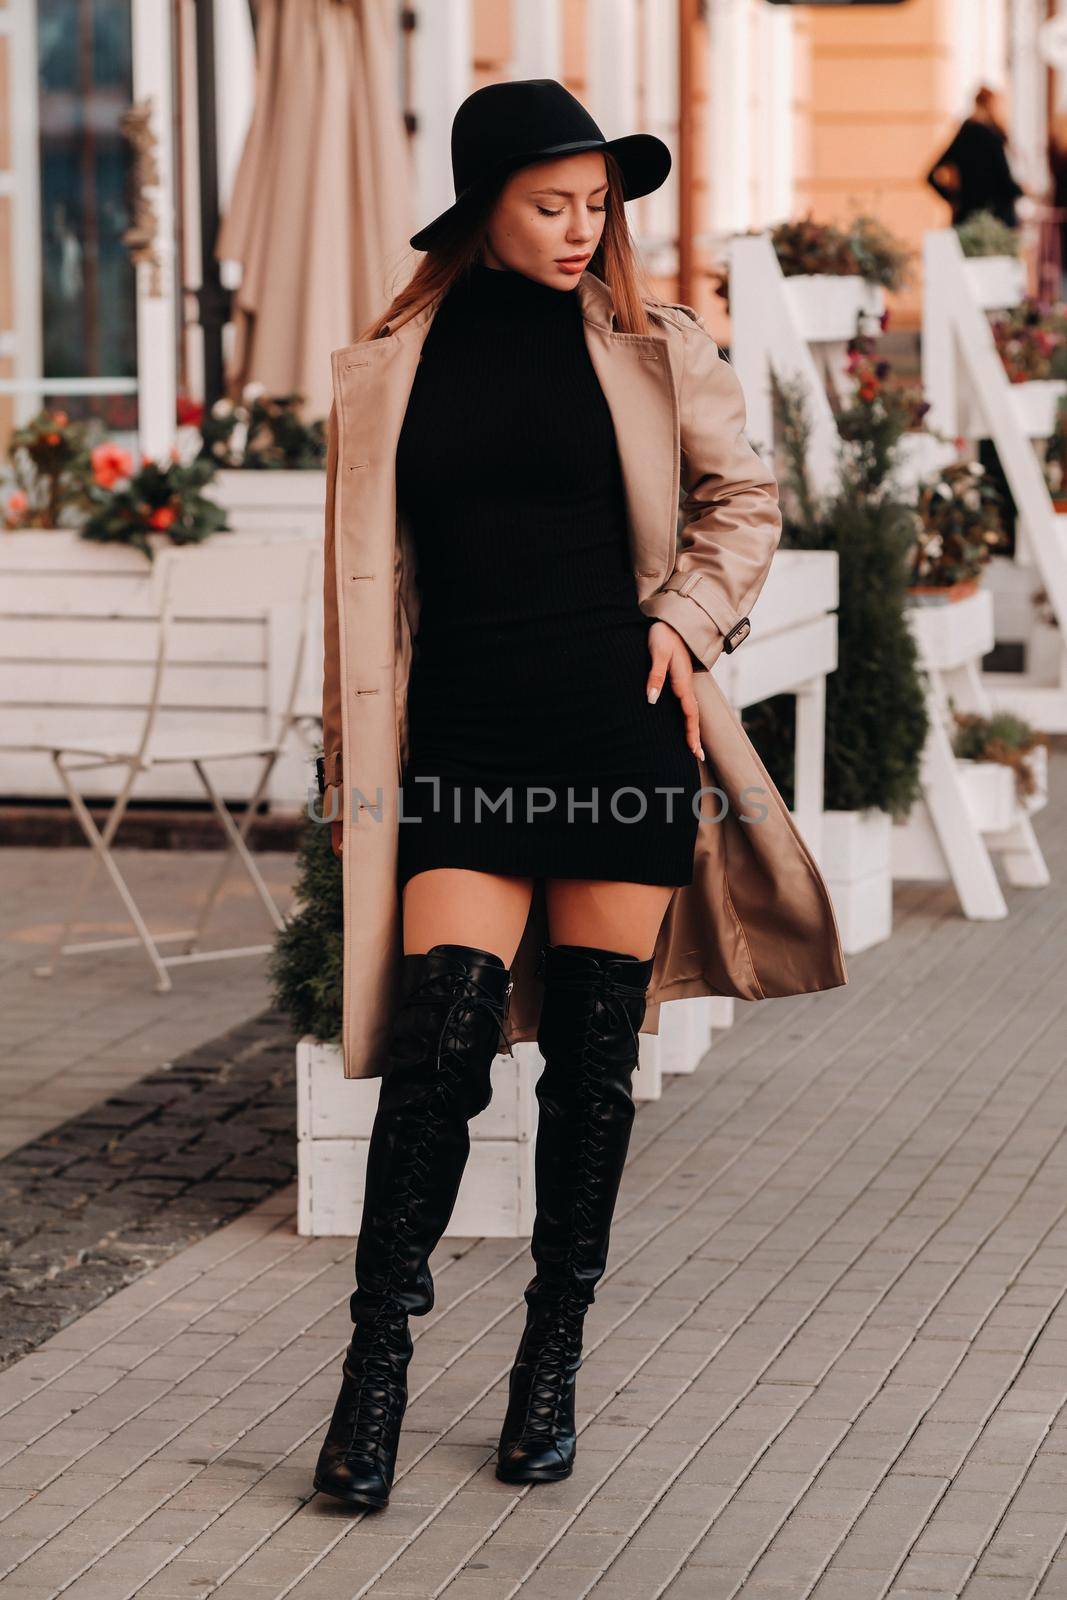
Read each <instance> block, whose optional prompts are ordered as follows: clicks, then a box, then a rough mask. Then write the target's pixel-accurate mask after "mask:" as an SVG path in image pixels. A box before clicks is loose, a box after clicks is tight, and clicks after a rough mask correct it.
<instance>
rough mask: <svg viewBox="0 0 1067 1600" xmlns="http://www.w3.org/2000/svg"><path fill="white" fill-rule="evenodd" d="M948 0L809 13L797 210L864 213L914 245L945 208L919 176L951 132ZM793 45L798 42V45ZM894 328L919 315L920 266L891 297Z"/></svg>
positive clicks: (954, 117) (826, 214)
mask: <svg viewBox="0 0 1067 1600" xmlns="http://www.w3.org/2000/svg"><path fill="white" fill-rule="evenodd" d="M954 14H955V7H954V5H953V4H952V0H907V3H906V4H904V5H900V6H892V7H887V8H885V9H884V10H883V9H881V8H880V7H877V6H874V7H871V8H870V9H868V8H866V7H858V6H857V7H847V8H844V9H843V10H841V11H834V10H814V11H810V12H809V13H808V16H807V23H806V27H805V28H804V29H803V43H802V46H801V47H800V48H799V49H798V56H803V58H804V61H803V68H802V70H803V73H804V77H805V80H806V82H805V86H804V94H803V97H802V98H803V102H804V111H803V116H802V121H803V122H805V123H806V136H805V140H804V148H803V150H802V151H801V150H798V165H797V184H796V196H797V211H798V214H800V213H802V212H804V211H806V210H808V209H809V208H810V209H811V210H812V211H813V212H814V213H815V215H816V216H817V217H820V218H822V219H823V220H825V221H843V220H845V219H847V218H848V217H850V216H852V215H854V214H855V213H856V212H857V211H871V212H873V213H874V214H875V215H877V216H878V217H879V218H880V219H881V220H882V221H883V222H884V223H885V224H886V226H887V227H889V228H891V229H892V230H893V232H894V233H896V234H898V235H900V236H901V237H902V238H904V239H905V240H907V242H908V243H909V244H911V245H912V246H913V247H915V248H916V249H920V248H921V245H922V235H923V233H924V231H925V230H926V229H927V228H937V227H944V226H945V225H946V223H947V222H948V208H947V206H946V205H945V204H944V202H943V201H941V200H939V199H938V197H937V195H935V194H934V192H933V190H932V189H930V188H929V187H928V186H927V184H926V182H925V177H926V173H927V172H928V171H929V169H930V167H931V165H932V164H933V161H934V158H935V157H936V156H937V155H938V154H939V153H940V151H941V150H942V149H943V148H944V145H945V144H946V143H947V142H948V140H949V138H950V137H951V135H952V131H953V129H954V128H955V126H956V124H957V121H958V117H959V111H960V108H959V107H958V106H957V105H955V104H953V103H951V92H952V91H951V82H952V78H951V72H950V65H951V56H952V49H953V41H952V31H951V29H952V21H953V16H954ZM798 42H799V41H798ZM892 300H893V311H894V313H895V316H896V319H897V321H898V322H899V323H901V324H907V325H915V324H917V322H918V320H919V315H920V310H919V303H920V294H919V262H918V261H916V266H915V277H914V281H913V284H912V287H911V288H910V289H906V290H904V291H903V292H902V293H901V294H899V295H896V296H893V297H892Z"/></svg>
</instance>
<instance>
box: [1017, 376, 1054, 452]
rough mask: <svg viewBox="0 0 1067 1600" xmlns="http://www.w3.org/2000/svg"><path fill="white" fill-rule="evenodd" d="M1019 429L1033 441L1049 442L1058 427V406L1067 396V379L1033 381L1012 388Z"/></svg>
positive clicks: (1037, 379)
mask: <svg viewBox="0 0 1067 1600" xmlns="http://www.w3.org/2000/svg"><path fill="white" fill-rule="evenodd" d="M1009 393H1010V395H1011V402H1012V405H1013V406H1014V407H1015V411H1016V415H1017V416H1018V418H1019V426H1020V427H1021V428H1022V430H1023V432H1024V433H1025V434H1026V435H1027V436H1028V437H1029V438H1031V439H1047V438H1048V437H1049V435H1050V434H1052V433H1053V432H1054V431H1055V428H1056V407H1057V406H1058V404H1059V401H1060V397H1061V396H1062V395H1064V394H1067V379H1064V378H1031V379H1030V381H1029V382H1028V383H1013V384H1011V386H1010V388H1009Z"/></svg>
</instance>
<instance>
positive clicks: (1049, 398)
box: [992, 295, 1067, 439]
mask: <svg viewBox="0 0 1067 1600" xmlns="http://www.w3.org/2000/svg"><path fill="white" fill-rule="evenodd" d="M992 329H993V339H994V342H995V343H996V346H997V350H998V351H999V353H1000V358H1001V360H1002V362H1003V363H1004V370H1005V371H1006V372H1007V374H1008V378H1009V381H1010V382H1011V384H1012V400H1013V402H1014V404H1015V407H1016V410H1017V413H1018V417H1019V423H1020V426H1021V427H1022V428H1023V430H1024V432H1025V433H1026V434H1027V435H1028V436H1029V437H1030V438H1031V439H1047V438H1048V437H1049V435H1050V434H1051V433H1052V430H1053V428H1054V427H1055V420H1056V408H1057V406H1058V405H1059V402H1060V400H1061V398H1062V397H1063V395H1064V394H1065V393H1067V381H1065V380H1067V306H1064V305H1063V304H1062V303H1061V302H1059V301H1056V302H1047V301H1042V300H1038V299H1037V298H1035V297H1034V296H1032V295H1028V296H1026V297H1025V298H1024V299H1023V300H1021V301H1020V302H1019V304H1018V305H1017V306H1012V307H1010V308H1009V309H1008V310H1007V311H1004V312H1002V313H1001V314H1000V315H999V316H997V317H994V318H993V322H992Z"/></svg>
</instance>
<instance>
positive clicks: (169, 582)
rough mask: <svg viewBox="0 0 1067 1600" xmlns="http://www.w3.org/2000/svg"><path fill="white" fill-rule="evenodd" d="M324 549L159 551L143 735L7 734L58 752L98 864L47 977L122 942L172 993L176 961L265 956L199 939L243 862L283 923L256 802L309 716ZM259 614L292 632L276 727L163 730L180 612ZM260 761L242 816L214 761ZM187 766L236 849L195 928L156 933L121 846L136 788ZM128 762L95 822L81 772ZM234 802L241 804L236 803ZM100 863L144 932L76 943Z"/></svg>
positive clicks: (285, 634)
mask: <svg viewBox="0 0 1067 1600" xmlns="http://www.w3.org/2000/svg"><path fill="white" fill-rule="evenodd" d="M317 553H318V552H317V547H316V545H315V543H314V541H313V540H310V539H294V540H271V541H269V543H266V544H264V545H263V546H262V547H260V546H256V545H252V544H250V543H248V542H247V541H242V542H240V543H238V542H233V543H227V542H224V540H223V539H221V538H220V540H219V542H218V543H217V544H216V543H215V542H214V541H212V542H211V543H209V544H205V545H191V546H184V547H182V546H173V547H170V548H168V549H165V550H163V551H162V552H160V553H159V554H158V555H157V556H156V558H155V561H154V563H153V571H152V575H151V578H150V581H149V605H148V617H149V619H150V620H151V621H152V622H153V623H154V661H153V666H152V678H151V687H150V691H149V695H148V701H147V704H146V706H145V713H144V720H143V723H142V724H141V727H140V731H139V734H137V735H136V736H134V737H131V736H130V734H129V733H128V732H126V731H120V730H116V732H115V733H114V734H113V735H112V734H110V733H107V732H105V733H104V734H97V733H93V734H92V735H91V736H86V734H85V732H84V730H82V731H81V732H80V733H79V732H77V731H71V732H70V733H69V734H60V733H56V734H53V735H51V736H48V735H45V736H44V737H42V738H41V739H36V740H27V739H21V740H7V739H4V738H3V737H0V748H3V749H6V750H11V749H18V750H23V751H29V750H32V751H46V752H47V753H48V754H49V755H50V756H51V758H52V762H53V764H54V766H55V769H56V771H57V773H58V774H59V779H60V782H61V784H62V786H63V788H64V790H65V792H66V795H67V798H68V799H69V801H70V805H71V809H72V810H73V812H74V815H75V816H76V817H77V819H78V821H79V823H80V824H81V827H82V830H83V832H84V833H85V836H86V838H87V839H88V841H89V844H90V846H91V856H90V860H89V861H88V863H87V865H86V869H85V872H84V873H83V875H82V879H81V882H80V883H79V884H78V886H77V889H76V890H75V892H74V894H73V897H72V899H71V901H70V904H69V908H68V911H67V914H66V918H65V920H64V922H63V926H62V928H61V929H60V931H59V933H58V934H57V936H56V938H55V940H54V942H53V944H52V947H51V950H50V952H49V958H48V960H47V961H46V962H45V963H44V964H43V965H41V966H39V967H35V968H34V972H35V975H36V976H38V977H50V976H52V974H53V973H54V972H55V969H56V964H57V962H58V960H59V957H60V956H63V955H74V954H79V953H86V952H89V951H102V950H117V949H122V948H126V947H128V946H130V945H136V944H141V945H142V946H143V947H144V950H145V953H146V955H147V957H148V960H149V961H150V963H151V965H152V968H153V970H154V971H155V974H156V989H157V990H158V991H160V992H161V993H165V992H167V991H168V990H170V989H171V988H172V987H173V985H172V983H171V978H170V974H169V972H168V970H167V969H168V967H172V966H178V965H181V964H183V963H188V962H193V961H218V960H221V959H223V958H226V957H234V956H251V955H262V954H265V953H266V952H267V951H269V950H270V949H272V945H271V944H258V945H240V946H232V947H229V948H225V949H217V950H201V949H200V942H201V940H202V938H203V935H204V930H205V928H206V926H207V922H208V918H209V917H210V915H211V911H212V909H213V907H214V905H215V903H216V901H217V899H218V896H219V893H220V892H221V889H222V886H223V883H224V882H225V880H226V877H227V875H228V873H229V870H230V867H231V866H232V865H233V863H234V861H238V862H239V863H240V864H241V866H243V867H244V870H245V872H246V873H247V874H248V877H249V879H250V881H251V883H252V885H253V887H254V889H255V891H256V894H257V896H258V897H259V900H260V902H261V903H262V905H263V908H264V911H265V912H266V915H267V917H268V918H269V919H270V922H271V924H272V925H273V927H274V929H275V930H279V929H281V928H282V927H283V926H284V919H283V916H282V913H281V912H280V911H279V909H278V907H277V905H276V904H275V902H274V899H273V897H272V896H271V893H270V891H269V889H268V888H267V885H266V883H265V882H264V880H263V877H262V875H261V873H260V871H259V868H258V867H257V866H256V863H255V860H254V859H253V857H252V855H251V854H250V852H249V850H248V847H247V844H246V840H247V837H248V832H249V829H250V828H251V825H252V822H253V820H254V818H255V815H256V808H257V806H258V804H259V802H260V800H261V798H262V796H263V792H264V790H265V789H266V786H267V782H268V780H269V778H270V775H271V772H272V771H273V769H274V766H275V763H276V762H277V760H278V758H279V756H280V755H281V754H282V751H283V747H284V746H285V744H286V741H287V739H288V737H289V734H290V730H291V729H292V728H293V727H294V725H295V724H296V722H297V721H298V720H299V718H300V709H299V705H298V697H299V695H300V691H301V681H302V677H303V668H304V663H305V648H306V642H307V634H308V618H309V611H310V601H311V595H312V591H313V584H314V578H315V574H316V557H317ZM205 616H206V617H211V618H213V619H214V618H218V619H223V618H230V619H235V618H240V619H241V620H243V621H247V620H248V619H249V618H250V617H251V618H254V619H257V620H262V621H264V622H265V623H266V624H267V630H268V637H269V638H270V639H271V641H272V643H274V644H277V641H279V640H281V639H284V641H285V644H286V646H288V649H289V653H290V658H291V659H288V660H285V661H278V660H274V659H272V660H271V661H270V662H269V666H268V670H269V671H270V673H271V676H272V679H273V681H274V682H275V683H277V684H278V685H279V686H280V687H281V694H280V697H279V698H280V702H281V705H280V709H279V710H276V711H275V712H274V713H273V715H272V717H271V726H270V727H269V728H268V730H267V732H266V733H265V734H264V736H263V737H262V738H247V737H239V736H236V735H234V734H229V733H226V732H225V731H218V730H213V729H211V728H207V727H206V728H204V729H203V731H198V730H195V729H193V730H188V731H185V730H168V729H166V728H162V727H160V726H159V723H160V710H161V705H162V693H163V687H164V682H165V679H166V674H167V668H168V665H169V664H171V650H172V645H173V639H174V633H175V624H176V622H177V620H178V619H179V618H181V617H194V618H203V617H205ZM249 758H253V759H254V758H259V760H261V762H262V766H261V768H260V770H259V775H258V778H257V781H256V784H255V788H254V790H253V792H252V794H251V795H250V796H249V797H248V801H247V805H246V809H245V812H244V815H243V817H242V818H241V820H240V822H238V821H236V820H235V818H234V817H233V816H232V815H231V812H230V810H229V807H228V806H227V804H226V802H225V801H224V800H223V798H222V796H221V794H220V793H219V790H218V788H217V787H216V784H215V782H214V781H213V780H212V777H211V775H210V774H209V772H208V770H207V763H209V762H215V761H233V760H238V759H241V760H248V759H249ZM179 763H188V764H189V765H191V766H192V767H193V768H194V770H195V771H196V774H197V776H198V778H199V780H200V782H201V783H202V785H203V787H204V790H205V791H206V793H207V795H208V798H209V799H210V801H211V804H212V806H213V807H214V810H215V814H216V815H217V817H218V819H219V822H220V823H221V825H222V828H223V831H224V833H225V835H226V839H227V842H228V846H229V848H228V849H227V850H226V851H225V852H224V855H223V859H222V861H221V863H220V865H219V867H218V870H217V871H216V873H215V874H214V878H213V881H212V883H211V885H210V888H209V890H208V893H207V896H206V898H205V899H204V901H203V905H202V907H201V910H200V914H199V917H198V920H197V925H196V927H195V928H183V929H179V930H175V931H173V932H167V933H152V932H151V931H150V930H149V928H148V926H147V924H146V922H145V920H144V917H143V916H142V914H141V911H140V909H139V907H138V905H137V902H136V900H135V899H134V896H133V893H132V891H131V889H130V886H129V884H128V883H127V882H126V880H125V878H124V877H123V875H122V872H121V870H120V869H119V866H118V863H117V862H116V860H115V857H114V854H113V852H112V843H113V841H114V838H115V834H116V832H117V830H118V826H119V823H120V822H121V820H122V817H123V814H124V812H125V811H126V808H127V805H128V803H129V800H130V798H131V796H132V794H133V790H134V788H135V786H136V784H137V781H138V779H139V778H140V776H141V774H142V773H146V772H150V771H152V770H154V769H156V768H159V767H165V766H174V765H177V764H179ZM112 766H119V767H125V768H126V769H127V770H126V775H125V777H124V778H123V780H122V784H121V788H120V790H119V793H118V795H117V796H116V797H115V800H114V802H113V804H112V806H111V810H110V812H109V813H108V816H107V820H106V822H105V824H104V827H103V829H102V830H101V829H100V828H98V826H97V824H96V821H95V820H94V818H93V816H92V814H91V812H90V811H89V808H88V806H87V805H86V802H85V799H84V798H83V796H82V794H81V793H80V792H79V790H78V787H77V785H76V782H75V775H76V774H77V773H79V772H89V771H96V770H98V769H100V768H102V767H112ZM231 803H232V801H231ZM101 865H102V866H103V867H104V868H105V870H106V871H107V873H108V876H109V877H110V879H111V881H112V883H113V884H114V886H115V888H116V890H117V891H118V894H119V896H120V898H121V899H122V902H123V904H124V906H125V907H126V910H127V912H128V914H129V918H130V921H131V923H132V924H133V927H134V929H135V933H134V934H133V935H130V936H128V937H125V938H116V939H96V940H92V941H88V942H81V943H73V944H70V943H67V938H68V935H69V934H70V932H71V930H72V928H73V927H74V924H75V921H76V919H77V917H78V913H79V912H80V910H81V907H82V904H83V902H84V900H85V897H86V895H87V894H88V892H89V889H90V887H91V885H92V882H93V880H94V878H95V876H96V872H97V869H98V868H99V867H100V866H101ZM171 941H174V942H178V943H180V944H181V945H182V946H183V949H182V951H181V953H179V954H176V955H163V954H161V952H160V949H159V946H160V945H161V944H164V943H168V942H171Z"/></svg>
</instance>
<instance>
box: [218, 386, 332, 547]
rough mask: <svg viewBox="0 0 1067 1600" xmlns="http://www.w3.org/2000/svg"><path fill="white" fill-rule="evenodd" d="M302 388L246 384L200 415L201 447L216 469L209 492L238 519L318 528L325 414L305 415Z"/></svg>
mask: <svg viewBox="0 0 1067 1600" xmlns="http://www.w3.org/2000/svg"><path fill="white" fill-rule="evenodd" d="M303 400H304V396H303V395H301V394H296V393H293V394H283V395H268V394H267V393H266V391H265V389H264V387H263V385H262V384H261V383H249V384H246V385H245V387H244V389H243V390H242V391H241V398H240V399H239V400H238V401H236V402H235V401H232V400H228V399H223V400H218V401H216V403H215V404H214V405H213V406H212V407H211V410H210V411H209V412H207V413H206V414H204V415H202V416H201V418H200V435H201V439H202V444H201V454H202V455H203V457H204V458H205V459H209V460H211V461H212V462H213V463H214V464H215V466H216V467H217V468H218V469H219V472H218V477H217V479H216V481H215V484H214V485H213V493H214V494H215V495H216V498H217V499H218V502H219V504H220V505H222V506H225V507H226V509H227V510H228V511H229V512H230V514H231V516H233V517H234V518H235V519H236V520H238V521H239V522H240V523H241V526H242V527H246V528H252V529H255V530H256V531H257V532H259V533H267V532H270V531H272V530H275V529H276V530H278V531H279V532H281V533H283V534H284V535H285V536H286V537H291V536H292V534H293V533H294V532H300V531H302V532H306V533H307V534H308V535H309V536H312V537H315V536H321V532H322V518H323V512H324V506H325V497H326V419H325V418H322V417H320V418H315V419H313V420H312V421H310V422H304V421H303V420H302V419H301V416H300V408H301V406H302V404H303Z"/></svg>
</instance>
